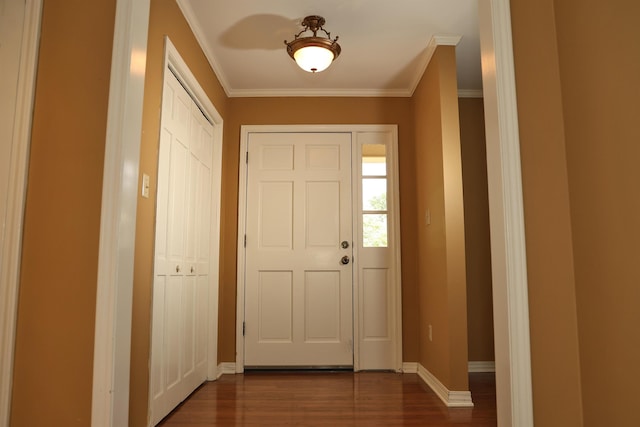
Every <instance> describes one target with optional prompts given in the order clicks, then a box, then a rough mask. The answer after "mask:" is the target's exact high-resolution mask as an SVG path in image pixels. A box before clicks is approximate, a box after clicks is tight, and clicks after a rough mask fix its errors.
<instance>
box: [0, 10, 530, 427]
mask: <svg viewBox="0 0 640 427" xmlns="http://www.w3.org/2000/svg"><path fill="white" fill-rule="evenodd" d="M148 1H149V0H145V2H136V3H144V5H143V8H144V7H145V6H146V13H140V14H135V15H134V14H133V13H131V19H132V22H133V24H134V27H137V28H141V27H142V28H147V25H148V21H149V14H148ZM41 2H42V0H32V1H31V2H30V1H29V0H27V4H28V5H37V6H34V7H35V8H36V10H37V11H38V12H37V13H36V14H35V16H37V17H38V19H36V21H39V15H40V12H39V11H40V7H41V6H40V5H41ZM121 2H123V3H125V2H126V3H131V0H126V1H125V0H119V1H118V3H119V4H120V3H121ZM479 9H480V32H481V54H482V58H483V63H482V70H483V84H484V90H483V92H484V97H485V101H484V103H485V116H486V127H487V162H488V165H489V168H488V169H489V198H490V200H489V207H490V212H491V214H490V215H491V237H492V250H491V252H492V253H491V255H492V263H493V293H494V303H493V307H494V325H495V326H494V329H495V331H494V338H495V346H496V371H497V379H498V381H497V383H496V393H497V402H498V423H499V425H501V426H510V425H518V426H523V427H527V426H532V425H533V404H532V397H531V396H532V395H531V357H530V348H529V347H530V342H529V328H528V326H529V316H528V300H527V292H528V291H527V277H526V251H525V242H524V237H523V236H524V218H523V205H522V183H521V178H522V175H521V168H520V158H519V135H518V117H517V105H516V102H515V100H516V95H515V74H514V68H513V48H512V37H511V15H510V5H509V0H479ZM25 30H26V31H27V32H28V34H29V36H28V37H29V40H35V44H36V45H37V39H38V34H39V25H29V28H28V29H26V28H25ZM33 50H34V51H35V49H33ZM145 50H146V44H145ZM145 50H143V52H144V51H145ZM130 53H131V52H130V51H129V50H128V49H127V46H126V45H114V54H118V55H121V56H122V55H124V56H127V54H130ZM34 56H35V55H34ZM27 75H28V74H27ZM26 80H28V79H26ZM25 84H26V85H27V86H29V83H28V82H25ZM31 94H33V81H32V82H31V86H30V87H28V89H27V90H25V91H21V98H22V99H21V101H22V105H29V104H30V102H31V101H30V99H31V96H32V95H31ZM110 104H111V105H112V106H113V108H116V109H118V108H119V109H124V108H125V106H126V99H120V100H113V102H110ZM27 111H30V108H27ZM141 120H142V119H141V118H140V119H139V121H140V122H141ZM25 128H26V129H28V128H30V126H29V125H27V126H26V127H25ZM29 140H30V136H29V133H28V132H21V134H20V136H19V138H18V142H19V144H22V146H25V147H26V146H28V142H29ZM117 145H118V141H116V140H107V148H109V147H112V148H114V147H117ZM106 161H107V159H105V164H106ZM120 163H121V164H122V165H124V163H125V160H124V159H121V160H120ZM137 165H138V163H135V166H136V167H137ZM12 166H15V167H18V168H19V167H26V160H25V159H16V160H15V163H12ZM16 185H17V188H22V189H24V186H25V185H26V176H25V177H24V181H23V182H18V183H17V184H16ZM119 192H120V195H121V194H122V193H123V192H124V190H123V189H120V190H119ZM13 203H14V204H13V205H12V206H11V209H18V211H19V212H20V214H22V213H23V212H24V206H23V205H22V203H21V202H20V200H18V201H17V202H13ZM18 217H22V215H18ZM101 234H102V236H101V238H102V239H105V240H109V239H112V240H114V239H115V236H114V235H111V236H110V235H108V234H104V233H101ZM14 254H15V255H14V256H13V257H12V258H11V259H9V261H8V262H9V263H10V266H11V268H12V269H13V271H15V272H17V271H18V267H19V250H17V251H15V250H14ZM3 258H4V257H3ZM116 268H117V265H112V266H111V267H110V269H111V270H114V269H116ZM3 269H4V266H3ZM10 279H12V281H11V282H10V283H9V284H8V288H9V291H10V292H13V294H14V295H15V294H17V288H18V284H17V283H18V280H17V278H16V277H11V278H10ZM3 285H5V284H3ZM128 286H129V287H131V286H132V283H130V284H129V285H128ZM4 301H5V302H6V303H5V305H7V304H8V305H9V308H10V307H11V304H12V303H11V302H10V301H9V300H4ZM96 306H97V307H96V309H97V310H106V311H108V312H113V311H118V310H116V309H119V308H120V307H119V306H118V304H116V302H115V301H113V300H110V299H109V298H106V295H102V294H99V295H98V299H97V301H96ZM2 308H4V307H2ZM5 313H8V312H7V311H5ZM2 321H3V322H6V323H7V324H6V325H4V324H3V325H2V330H3V331H15V319H14V318H9V319H5V318H2ZM106 333H107V335H106V336H104V339H105V340H113V341H115V342H121V341H123V340H126V339H127V336H128V335H129V334H127V333H122V334H121V333H116V332H115V331H114V330H107V331H106ZM3 339H4V338H3ZM12 341H13V340H12V339H10V340H8V343H9V344H10V345H5V342H4V341H3V342H2V350H1V351H2V355H3V360H6V359H7V358H9V359H10V358H11V357H12V355H13V344H12ZM7 355H9V356H7ZM96 356H97V355H94V359H95V357H96ZM129 356H130V354H129ZM96 362H97V360H94V365H95V364H96ZM0 368H1V369H3V370H4V369H5V368H6V367H5V366H4V365H3V366H2V367H0ZM102 368H103V369H105V370H107V371H108V372H114V371H115V370H117V369H126V370H127V371H128V369H129V366H128V365H127V366H125V367H119V366H116V365H115V361H114V360H108V361H103V362H102ZM2 374H3V376H2V390H3V391H9V392H10V385H9V384H5V379H6V377H5V375H6V374H7V372H4V371H3V372H2ZM8 374H9V375H10V372H9V373H8ZM111 392H112V394H113V395H114V397H115V398H117V397H118V396H117V395H119V394H121V393H126V394H127V396H128V390H126V391H121V390H111ZM96 393H98V391H96V390H94V395H95V394H96ZM96 398H97V396H94V400H95V399H96ZM118 401H119V402H124V401H125V399H119V398H118ZM0 404H6V402H4V401H3V402H0ZM117 412H123V413H128V402H127V403H126V404H121V405H119V406H118V407H116V408H111V409H110V410H109V413H111V414H114V413H117ZM95 425H98V424H95ZM102 425H109V423H108V422H104V423H103V424H102Z"/></svg>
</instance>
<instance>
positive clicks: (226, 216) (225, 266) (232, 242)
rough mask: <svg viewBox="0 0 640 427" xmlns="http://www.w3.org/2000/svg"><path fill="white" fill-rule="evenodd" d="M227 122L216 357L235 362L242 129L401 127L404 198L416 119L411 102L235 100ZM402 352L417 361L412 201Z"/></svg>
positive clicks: (404, 211)
mask: <svg viewBox="0 0 640 427" xmlns="http://www.w3.org/2000/svg"><path fill="white" fill-rule="evenodd" d="M229 107H230V108H229V114H228V117H229V119H228V120H227V121H226V122H225V134H224V138H225V142H224V152H223V161H224V166H223V200H222V206H223V213H222V223H223V225H222V227H223V230H224V234H223V236H222V238H223V243H222V248H221V254H222V255H221V256H222V258H221V261H220V265H221V280H220V282H221V289H220V323H219V325H220V326H219V334H220V340H219V342H220V345H219V348H218V359H219V360H220V361H221V362H235V324H236V286H237V284H236V258H237V257H236V252H237V249H236V242H237V240H236V236H237V228H238V226H237V218H238V213H237V205H238V203H237V202H238V165H239V163H238V161H239V160H238V159H239V150H240V126H241V125H267V124H269V125H270V124H397V125H398V139H399V141H398V151H399V163H400V194H405V193H407V194H410V193H411V192H412V190H411V188H412V187H413V182H414V180H415V179H414V174H415V168H414V164H413V160H412V159H413V156H414V155H413V145H412V140H413V117H412V114H411V102H410V99H408V98H231V99H230V100H229ZM400 212H401V216H402V218H401V221H402V229H401V236H402V281H403V292H402V301H403V313H402V314H403V325H404V327H403V354H404V360H411V361H415V360H417V357H418V337H417V318H418V313H417V309H418V307H417V304H416V303H415V301H416V300H417V288H416V276H415V272H416V269H417V266H416V262H417V259H416V257H415V253H416V250H415V240H414V239H413V236H414V231H413V230H414V224H415V219H414V214H415V200H414V199H413V197H401V199H400Z"/></svg>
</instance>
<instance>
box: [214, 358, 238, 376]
mask: <svg viewBox="0 0 640 427" xmlns="http://www.w3.org/2000/svg"><path fill="white" fill-rule="evenodd" d="M235 374H236V364H235V363H234V362H222V363H220V364H219V365H218V376H217V378H220V377H221V376H223V375H235Z"/></svg>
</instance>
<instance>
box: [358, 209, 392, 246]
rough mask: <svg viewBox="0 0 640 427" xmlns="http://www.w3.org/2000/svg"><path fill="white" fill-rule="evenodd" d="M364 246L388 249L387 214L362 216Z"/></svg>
mask: <svg viewBox="0 0 640 427" xmlns="http://www.w3.org/2000/svg"><path fill="white" fill-rule="evenodd" d="M362 246H363V247H365V248H386V247H387V214H364V215H362Z"/></svg>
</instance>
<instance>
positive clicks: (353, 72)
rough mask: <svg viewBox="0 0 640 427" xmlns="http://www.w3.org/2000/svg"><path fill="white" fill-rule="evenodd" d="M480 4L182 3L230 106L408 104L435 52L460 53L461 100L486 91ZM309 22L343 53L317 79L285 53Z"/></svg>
mask: <svg viewBox="0 0 640 427" xmlns="http://www.w3.org/2000/svg"><path fill="white" fill-rule="evenodd" d="M477 1H478V0H322V1H317V0H315V1H314V0H178V4H179V6H180V8H181V9H182V11H183V13H184V15H185V17H186V19H187V21H188V22H189V25H190V26H191V28H192V30H193V31H194V33H195V35H196V37H197V38H198V40H199V42H200V44H201V46H202V48H203V50H204V52H205V55H206V56H207V58H208V59H209V62H210V63H211V65H212V67H213V69H214V71H215V73H216V75H217V76H218V79H219V80H220V83H221V84H222V86H223V87H224V89H225V91H226V93H227V95H228V96H232V97H233V96H312V95H313V96H411V94H412V93H413V90H414V89H415V87H416V85H417V83H418V80H419V78H420V77H421V76H422V73H423V72H424V70H425V68H426V65H427V61H428V60H429V58H430V56H431V54H432V53H433V47H434V43H435V42H436V41H437V42H438V43H439V44H455V41H457V39H458V37H461V38H460V41H459V43H458V44H457V47H456V59H457V64H458V88H459V91H460V93H461V94H462V95H465V94H468V95H476V94H479V93H480V91H481V90H482V81H481V70H480V41H479V34H478V16H477V15H478V8H477ZM307 15H321V16H323V17H324V18H325V19H326V24H325V25H324V29H325V30H327V31H329V32H330V33H331V36H332V38H333V37H335V36H339V40H338V43H339V44H340V46H341V47H342V53H341V54H340V56H339V57H338V58H337V59H336V60H335V61H334V63H333V64H332V65H331V67H329V68H328V69H327V70H325V71H323V72H321V73H316V74H311V73H307V72H305V71H303V70H301V69H300V68H298V66H297V65H296V64H295V62H294V61H293V60H292V59H291V58H290V57H289V55H288V54H287V52H286V48H285V44H284V40H287V41H291V40H292V39H293V38H294V34H297V33H298V32H300V31H301V30H302V26H301V25H300V22H302V19H303V18H304V17H305V16H307Z"/></svg>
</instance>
